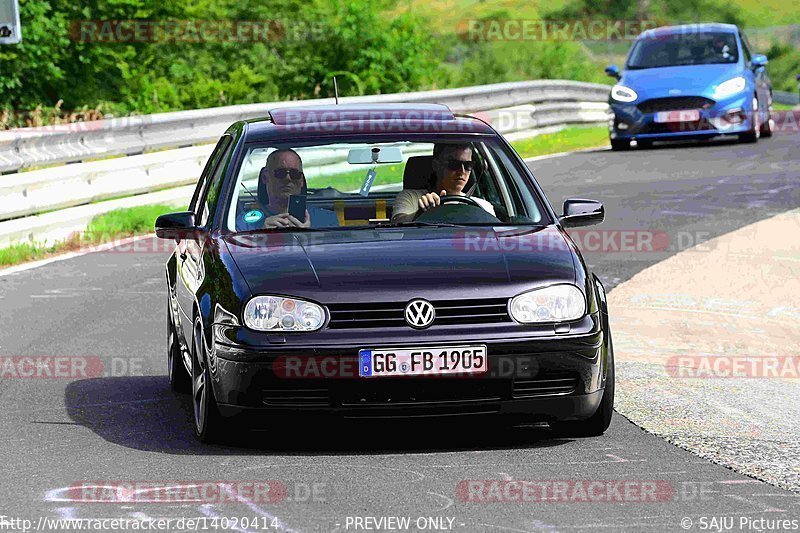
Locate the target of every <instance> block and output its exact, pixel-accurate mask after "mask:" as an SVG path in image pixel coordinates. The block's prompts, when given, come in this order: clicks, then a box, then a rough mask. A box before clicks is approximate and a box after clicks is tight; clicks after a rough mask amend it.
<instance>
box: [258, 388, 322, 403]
mask: <svg viewBox="0 0 800 533" xmlns="http://www.w3.org/2000/svg"><path fill="white" fill-rule="evenodd" d="M262 401H263V402H264V405H268V406H270V407H327V406H329V405H330V404H331V395H330V391H329V390H328V389H327V388H320V389H266V390H263V391H262Z"/></svg>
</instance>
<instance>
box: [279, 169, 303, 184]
mask: <svg viewBox="0 0 800 533" xmlns="http://www.w3.org/2000/svg"><path fill="white" fill-rule="evenodd" d="M287 175H288V176H289V177H290V178H292V180H293V181H300V180H301V179H303V171H302V170H299V169H296V168H276V169H273V170H272V177H274V178H275V179H276V180H279V179H283V178H285V177H286V176H287Z"/></svg>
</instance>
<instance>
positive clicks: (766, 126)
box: [760, 94, 775, 139]
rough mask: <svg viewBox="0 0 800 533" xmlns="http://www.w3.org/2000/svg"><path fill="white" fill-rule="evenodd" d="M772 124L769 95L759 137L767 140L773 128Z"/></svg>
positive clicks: (770, 97)
mask: <svg viewBox="0 0 800 533" xmlns="http://www.w3.org/2000/svg"><path fill="white" fill-rule="evenodd" d="M774 125H775V124H774V122H773V120H772V95H771V94H770V95H769V104H768V105H767V120H765V121H764V123H763V124H762V125H761V132H760V133H761V137H763V138H765V139H766V138H768V137H772V129H773V127H774Z"/></svg>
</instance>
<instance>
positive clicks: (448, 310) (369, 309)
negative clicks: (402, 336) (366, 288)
mask: <svg viewBox="0 0 800 533" xmlns="http://www.w3.org/2000/svg"><path fill="white" fill-rule="evenodd" d="M431 303H432V304H433V307H434V308H435V309H436V319H435V320H434V321H433V324H432V326H443V325H450V324H486V323H491V322H508V321H510V320H511V319H510V318H509V316H508V310H507V308H506V305H507V304H508V299H507V298H487V299H480V300H440V301H432V302H431ZM405 306H406V304H405V303H404V302H403V303H400V302H376V303H358V304H355V303H342V304H331V305H329V306H328V310H329V311H330V313H331V321H330V323H329V324H328V327H329V328H331V329H347V328H381V327H410V326H408V324H407V323H406V320H405V316H404V310H405Z"/></svg>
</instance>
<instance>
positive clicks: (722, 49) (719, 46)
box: [713, 36, 731, 61]
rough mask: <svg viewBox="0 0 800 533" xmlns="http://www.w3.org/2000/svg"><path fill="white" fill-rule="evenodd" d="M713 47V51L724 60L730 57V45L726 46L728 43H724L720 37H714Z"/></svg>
mask: <svg viewBox="0 0 800 533" xmlns="http://www.w3.org/2000/svg"><path fill="white" fill-rule="evenodd" d="M713 48H714V53H715V54H716V55H718V56H719V57H720V58H722V59H724V60H726V61H728V60H730V59H731V47H730V46H728V43H726V42H725V40H724V39H723V38H722V37H720V36H717V37H716V38H715V39H714V44H713Z"/></svg>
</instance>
